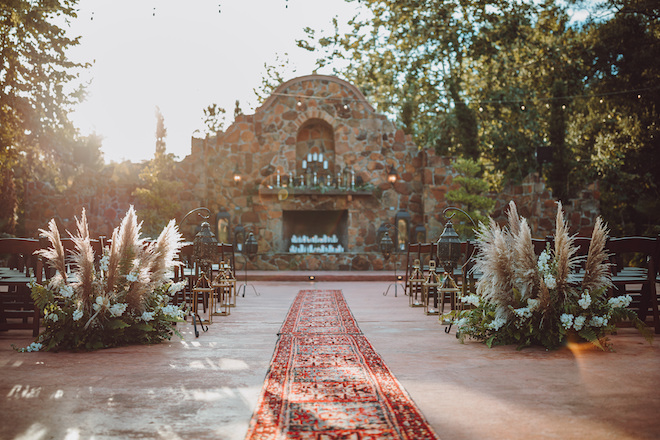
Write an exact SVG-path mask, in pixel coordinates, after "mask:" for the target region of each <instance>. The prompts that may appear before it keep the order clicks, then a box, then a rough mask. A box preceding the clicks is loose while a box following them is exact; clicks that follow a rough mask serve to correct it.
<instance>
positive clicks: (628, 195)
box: [569, 0, 660, 236]
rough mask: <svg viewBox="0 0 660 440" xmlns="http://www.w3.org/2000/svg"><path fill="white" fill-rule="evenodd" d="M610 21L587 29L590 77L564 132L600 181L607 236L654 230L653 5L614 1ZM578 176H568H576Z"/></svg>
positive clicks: (658, 189) (656, 46)
mask: <svg viewBox="0 0 660 440" xmlns="http://www.w3.org/2000/svg"><path fill="white" fill-rule="evenodd" d="M609 6H610V7H611V8H612V10H613V14H612V16H611V18H610V19H609V20H607V21H605V22H603V23H596V22H594V23H590V25H589V28H588V31H589V33H588V40H587V43H588V47H589V51H590V58H589V59H590V61H591V63H590V66H589V67H590V72H589V76H588V81H587V87H588V89H589V91H590V96H589V97H588V98H587V99H585V100H584V102H583V104H582V106H581V108H580V113H579V114H578V115H576V117H575V118H574V120H573V122H572V124H570V126H569V132H571V134H572V137H574V138H575V139H576V143H577V145H578V150H577V151H578V154H579V157H581V158H582V163H585V162H586V164H587V165H589V168H590V169H591V170H592V176H593V177H596V178H598V180H599V181H600V184H601V185H600V190H601V192H602V199H601V211H602V214H603V217H604V218H605V219H606V220H607V222H608V224H609V227H610V228H611V229H612V232H613V234H648V235H654V236H655V235H657V234H658V233H659V232H660V172H658V165H657V164H658V163H660V127H659V125H658V121H659V120H660V114H659V111H658V104H657V103H658V102H660V87H658V78H660V59H659V57H658V56H657V54H658V53H660V21H659V20H658V17H660V6H659V5H658V3H657V2H645V1H639V0H614V1H610V2H609ZM577 171H578V170H576V171H575V173H576V174H577Z"/></svg>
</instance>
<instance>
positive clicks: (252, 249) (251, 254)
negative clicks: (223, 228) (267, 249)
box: [237, 232, 259, 296]
mask: <svg viewBox="0 0 660 440" xmlns="http://www.w3.org/2000/svg"><path fill="white" fill-rule="evenodd" d="M258 253H259V242H258V241H257V238H256V237H255V236H254V233H252V232H250V233H249V234H248V237H247V238H246V239H245V244H244V245H243V252H242V255H243V258H244V259H245V267H244V268H245V282H244V283H243V285H241V286H240V287H239V288H238V291H237V294H238V293H240V291H241V289H243V295H242V296H245V291H246V290H247V286H248V282H247V281H248V278H247V266H248V260H254V258H255V257H256V256H257V254H258ZM250 286H252V290H254V294H255V295H256V296H259V292H257V289H256V288H255V287H254V286H253V285H252V284H250Z"/></svg>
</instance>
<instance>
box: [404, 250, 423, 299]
mask: <svg viewBox="0 0 660 440" xmlns="http://www.w3.org/2000/svg"><path fill="white" fill-rule="evenodd" d="M424 281H426V280H425V279H424V270H423V269H422V264H421V262H420V261H419V259H415V261H413V267H412V272H411V273H410V277H409V278H408V300H409V301H408V302H409V304H408V305H409V306H410V307H423V306H424V304H422V303H421V300H422V298H423V286H424Z"/></svg>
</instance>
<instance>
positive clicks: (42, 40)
mask: <svg viewBox="0 0 660 440" xmlns="http://www.w3.org/2000/svg"><path fill="white" fill-rule="evenodd" d="M77 3H78V1H77V0H63V1H58V2H51V1H26V0H15V1H9V2H7V1H4V2H2V7H0V53H1V54H2V56H0V176H2V180H3V184H2V187H1V190H2V197H0V199H3V200H2V205H3V206H4V207H6V209H3V210H1V212H0V224H2V225H3V226H2V228H3V229H4V230H5V231H6V232H10V233H17V234H23V233H24V231H22V230H21V229H20V228H21V224H20V216H21V215H22V206H23V203H22V202H23V201H22V197H23V194H24V192H25V186H26V183H27V182H29V181H30V180H34V179H39V180H41V181H45V182H48V183H49V184H50V185H52V186H53V187H54V188H57V189H64V188H65V187H67V186H68V185H69V184H70V183H71V181H72V180H73V179H74V178H75V177H76V176H77V175H79V174H80V173H81V172H85V170H88V169H90V168H94V167H96V166H97V165H98V159H99V158H100V155H101V153H100V150H99V146H100V143H97V142H96V139H95V137H94V136H90V137H88V138H85V137H81V136H80V135H79V134H78V132H77V130H76V129H75V128H74V127H73V125H72V124H71V122H70V120H69V117H68V115H69V112H70V111H71V109H72V108H73V106H74V105H75V104H76V103H78V102H79V101H80V99H81V98H82V97H83V93H82V90H76V89H74V81H75V80H76V77H77V73H78V72H79V71H80V70H81V69H83V68H85V67H87V65H85V64H81V63H76V62H73V61H71V60H70V59H68V58H67V51H68V50H69V49H70V48H72V47H74V46H76V45H77V44H78V43H79V38H77V37H75V38H72V37H69V36H68V35H67V33H66V29H65V28H64V27H61V24H62V23H65V22H66V21H67V20H69V19H71V18H75V17H76V8H77V6H76V5H77ZM8 176H9V178H11V179H12V183H11V184H8V183H7V181H6V180H5V179H6V178H8ZM17 218H18V225H17V224H16V219H17Z"/></svg>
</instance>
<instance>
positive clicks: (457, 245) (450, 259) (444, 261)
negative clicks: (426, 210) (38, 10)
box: [437, 220, 461, 274]
mask: <svg viewBox="0 0 660 440" xmlns="http://www.w3.org/2000/svg"><path fill="white" fill-rule="evenodd" d="M437 256H438V262H439V263H440V264H441V265H442V266H443V267H444V269H445V272H447V273H450V274H451V273H452V271H453V270H454V268H455V267H456V264H457V263H458V260H459V259H460V257H461V240H460V239H459V238H458V234H457V233H456V231H455V230H454V225H452V224H451V221H449V220H448V221H447V223H446V224H445V229H444V231H442V235H440V238H439V239H438V251H437Z"/></svg>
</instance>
